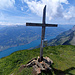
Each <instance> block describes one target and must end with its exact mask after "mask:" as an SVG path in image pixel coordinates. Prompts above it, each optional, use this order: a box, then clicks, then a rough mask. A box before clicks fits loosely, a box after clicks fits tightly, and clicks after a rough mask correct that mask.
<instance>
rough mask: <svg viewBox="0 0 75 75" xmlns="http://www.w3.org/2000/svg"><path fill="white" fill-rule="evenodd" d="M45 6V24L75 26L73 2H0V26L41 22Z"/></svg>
mask: <svg viewBox="0 0 75 75" xmlns="http://www.w3.org/2000/svg"><path fill="white" fill-rule="evenodd" d="M45 5H47V10H46V12H47V13H46V23H58V24H75V0H0V25H16V24H18V25H19V24H20V25H23V24H25V23H26V22H42V11H43V8H44V6H45Z"/></svg>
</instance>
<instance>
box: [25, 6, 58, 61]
mask: <svg viewBox="0 0 75 75" xmlns="http://www.w3.org/2000/svg"><path fill="white" fill-rule="evenodd" d="M45 18H46V5H45V7H44V9H43V20H42V23H26V26H40V27H42V34H41V46H40V61H42V60H43V42H44V37H45V27H57V24H46V23H45Z"/></svg>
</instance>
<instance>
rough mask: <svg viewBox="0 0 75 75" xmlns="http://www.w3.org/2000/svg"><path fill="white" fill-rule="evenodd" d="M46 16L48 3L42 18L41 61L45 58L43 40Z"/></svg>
mask: <svg viewBox="0 0 75 75" xmlns="http://www.w3.org/2000/svg"><path fill="white" fill-rule="evenodd" d="M45 18H46V5H45V7H44V10H43V20H42V24H43V25H42V35H41V46H40V61H42V60H43V42H44V37H45Z"/></svg>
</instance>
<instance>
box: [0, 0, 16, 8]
mask: <svg viewBox="0 0 75 75" xmlns="http://www.w3.org/2000/svg"><path fill="white" fill-rule="evenodd" d="M14 4H15V0H0V9H4V8H10V7H14Z"/></svg>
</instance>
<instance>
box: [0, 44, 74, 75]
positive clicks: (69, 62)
mask: <svg viewBox="0 0 75 75" xmlns="http://www.w3.org/2000/svg"><path fill="white" fill-rule="evenodd" d="M39 52H40V49H34V50H22V51H17V52H14V53H13V54H11V55H10V56H7V57H5V58H2V59H0V75H10V74H13V75H32V67H31V68H24V69H23V70H22V71H21V72H19V68H20V66H21V65H23V64H26V63H27V62H28V61H29V60H30V59H32V58H34V57H38V56H39ZM44 56H48V57H50V58H51V59H52V60H53V61H54V64H53V65H52V67H53V68H52V70H51V72H46V73H45V72H42V74H41V75H62V74H63V75H75V46H71V45H65V46H52V47H45V48H44Z"/></svg>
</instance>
